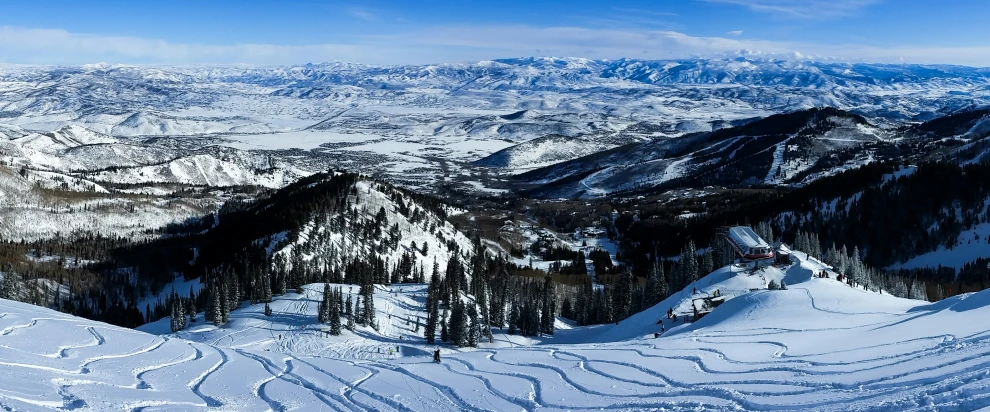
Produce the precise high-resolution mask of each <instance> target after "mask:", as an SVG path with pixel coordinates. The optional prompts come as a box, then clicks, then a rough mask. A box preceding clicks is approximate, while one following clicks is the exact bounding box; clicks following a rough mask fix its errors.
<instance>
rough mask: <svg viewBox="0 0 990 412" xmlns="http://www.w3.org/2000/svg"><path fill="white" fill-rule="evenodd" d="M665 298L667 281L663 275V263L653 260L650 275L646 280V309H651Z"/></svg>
mask: <svg viewBox="0 0 990 412" xmlns="http://www.w3.org/2000/svg"><path fill="white" fill-rule="evenodd" d="M666 298H667V280H666V279H665V276H664V274H663V263H662V262H660V261H659V260H654V262H653V266H652V267H650V273H649V275H648V277H647V278H646V295H645V297H644V300H645V302H646V306H647V307H653V305H656V304H657V303H660V302H661V301H662V300H664V299H666Z"/></svg>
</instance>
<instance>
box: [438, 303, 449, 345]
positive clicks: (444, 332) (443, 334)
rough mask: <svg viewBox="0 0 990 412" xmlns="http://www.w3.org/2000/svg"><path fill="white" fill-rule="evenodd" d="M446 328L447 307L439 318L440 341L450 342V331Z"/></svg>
mask: <svg viewBox="0 0 990 412" xmlns="http://www.w3.org/2000/svg"><path fill="white" fill-rule="evenodd" d="M448 329H449V328H447V309H444V310H443V317H441V318H440V341H441V342H450V331H449V330H448Z"/></svg>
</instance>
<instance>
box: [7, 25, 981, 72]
mask: <svg viewBox="0 0 990 412" xmlns="http://www.w3.org/2000/svg"><path fill="white" fill-rule="evenodd" d="M533 55H536V56H560V57H586V58H592V59H615V58H621V57H632V58H644V59H674V58H687V57H726V56H737V55H748V56H766V57H774V58H789V59H801V60H845V61H872V62H888V63H899V62H912V63H947V64H962V65H970V66H990V46H988V47H910V46H904V47H892V48H882V47H875V46H865V45H857V44H851V45H820V44H808V43H795V42H777V41H765V40H758V39H744V38H739V37H738V36H727V37H717V36H715V37H701V36H691V35H688V34H685V33H682V32H678V31H670V30H633V29H593V28H580V27H532V26H500V25H492V26H449V27H435V28H429V29H422V30H419V31H410V32H403V33H399V34H393V35H380V36H366V37H359V38H356V40H354V41H351V42H348V43H325V44H309V45H280V44H227V45H212V44H195V43H174V42H168V41H165V40H158V39H147V38H139V37H123V36H100V35H92V34H80V33H72V32H68V31H65V30H59V29H33V28H17V27H0V62H5V63H33V64H80V63H94V62H108V63H149V64H195V63H224V64H229V63H249V64H295V63H306V62H323V61H349V62H357V63H372V64H418V63H442V62H457V61H472V60H490V59H494V58H502V57H519V56H533Z"/></svg>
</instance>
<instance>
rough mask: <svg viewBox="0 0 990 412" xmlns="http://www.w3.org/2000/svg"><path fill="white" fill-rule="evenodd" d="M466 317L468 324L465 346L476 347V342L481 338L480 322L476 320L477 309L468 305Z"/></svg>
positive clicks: (472, 305)
mask: <svg viewBox="0 0 990 412" xmlns="http://www.w3.org/2000/svg"><path fill="white" fill-rule="evenodd" d="M467 317H468V322H469V324H468V330H467V346H472V347H477V346H478V341H479V339H480V338H481V321H480V319H478V309H477V307H476V305H474V304H471V305H468V307H467Z"/></svg>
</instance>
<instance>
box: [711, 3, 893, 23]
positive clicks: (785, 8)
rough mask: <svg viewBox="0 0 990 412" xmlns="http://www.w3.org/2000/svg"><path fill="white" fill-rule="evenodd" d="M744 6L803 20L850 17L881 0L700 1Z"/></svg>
mask: <svg viewBox="0 0 990 412" xmlns="http://www.w3.org/2000/svg"><path fill="white" fill-rule="evenodd" d="M701 1H706V2H709V3H725V4H734V5H737V6H744V7H747V8H749V9H750V10H753V11H757V12H764V13H772V14H777V15H781V16H785V17H797V18H803V19H819V18H826V19H827V18H837V17H846V16H851V15H854V14H856V13H857V12H859V11H860V10H862V9H864V8H866V7H869V6H871V5H874V4H877V3H880V2H881V1H883V0H701Z"/></svg>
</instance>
